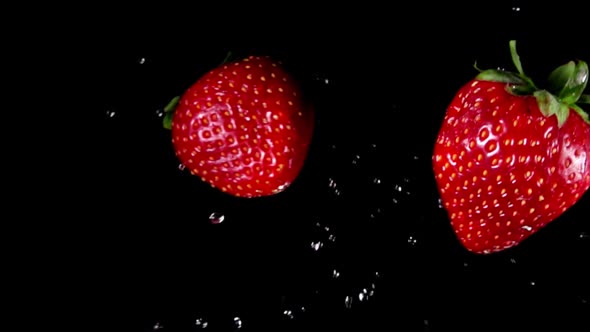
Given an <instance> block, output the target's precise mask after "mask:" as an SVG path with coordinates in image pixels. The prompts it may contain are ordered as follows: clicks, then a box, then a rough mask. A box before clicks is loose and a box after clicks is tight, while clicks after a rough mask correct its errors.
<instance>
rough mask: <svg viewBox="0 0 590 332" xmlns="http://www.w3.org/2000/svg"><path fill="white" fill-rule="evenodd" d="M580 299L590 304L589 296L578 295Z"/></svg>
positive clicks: (583, 302)
mask: <svg viewBox="0 0 590 332" xmlns="http://www.w3.org/2000/svg"><path fill="white" fill-rule="evenodd" d="M578 299H579V300H580V302H581V303H582V304H588V303H590V301H588V296H585V295H578Z"/></svg>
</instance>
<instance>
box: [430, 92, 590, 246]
mask: <svg viewBox="0 0 590 332" xmlns="http://www.w3.org/2000/svg"><path fill="white" fill-rule="evenodd" d="M433 168H434V173H435V178H436V182H437V186H438V190H439V193H440V197H441V199H442V202H443V205H444V207H445V209H446V210H447V212H448V215H449V218H450V221H451V225H452V227H453V229H454V231H455V233H456V235H457V237H458V238H459V240H460V241H461V243H462V244H463V245H464V246H465V248H467V249H468V250H469V251H472V252H475V253H492V252H497V251H501V250H504V249H507V248H510V247H513V246H515V245H518V244H519V243H521V242H522V241H523V240H525V239H526V238H528V237H529V236H530V235H532V234H533V233H535V232H537V231H538V230H539V229H541V228H542V227H544V226H545V225H547V224H548V223H549V222H551V221H553V220H555V219H556V218H557V217H559V216H560V215H561V214H562V213H563V212H565V211H566V210H567V209H568V208H570V207H571V206H572V205H573V204H575V203H576V202H577V201H578V200H579V199H580V198H581V197H582V195H584V193H585V192H586V191H587V190H588V188H589V187H590V126H589V125H588V124H587V123H585V122H584V120H583V119H582V117H580V115H579V114H577V113H576V112H575V111H573V110H571V111H570V116H569V117H568V119H567V120H566V122H565V123H564V124H563V126H562V127H561V128H558V126H557V120H556V117H555V116H550V117H545V116H544V115H543V114H542V113H541V111H540V110H539V107H538V104H537V101H536V99H535V98H534V97H533V96H514V95H512V94H510V93H508V92H507V91H506V90H505V84H504V83H497V82H489V81H477V80H473V81H471V82H469V83H468V84H466V85H465V86H464V87H462V88H461V90H460V91H458V93H457V94H456V96H455V97H454V99H453V100H452V102H451V104H450V105H449V107H448V109H447V113H446V115H445V119H444V122H443V124H442V126H441V129H440V132H439V135H438V139H437V141H436V144H435V147H434V153H433Z"/></svg>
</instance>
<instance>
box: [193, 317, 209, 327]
mask: <svg viewBox="0 0 590 332" xmlns="http://www.w3.org/2000/svg"><path fill="white" fill-rule="evenodd" d="M195 326H196V327H197V328H199V329H206V328H207V326H209V322H207V321H206V320H205V319H203V318H197V319H196V320H195Z"/></svg>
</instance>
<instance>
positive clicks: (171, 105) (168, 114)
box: [162, 96, 180, 129]
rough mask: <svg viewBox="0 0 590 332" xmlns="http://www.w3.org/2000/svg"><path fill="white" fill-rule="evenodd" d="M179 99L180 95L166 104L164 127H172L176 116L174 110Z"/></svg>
mask: <svg viewBox="0 0 590 332" xmlns="http://www.w3.org/2000/svg"><path fill="white" fill-rule="evenodd" d="M179 100H180V96H176V97H174V98H172V100H170V101H169V102H168V104H166V106H164V118H163V119H162V126H163V127H164V129H172V117H173V116H174V111H175V110H176V106H177V105H178V101H179Z"/></svg>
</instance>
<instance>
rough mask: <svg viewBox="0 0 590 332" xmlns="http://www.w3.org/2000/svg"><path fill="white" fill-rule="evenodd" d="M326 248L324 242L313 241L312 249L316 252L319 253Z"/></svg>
mask: <svg viewBox="0 0 590 332" xmlns="http://www.w3.org/2000/svg"><path fill="white" fill-rule="evenodd" d="M323 247H324V243H323V242H322V241H312V242H311V249H313V250H314V251H319V250H320V249H322V248H323Z"/></svg>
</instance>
